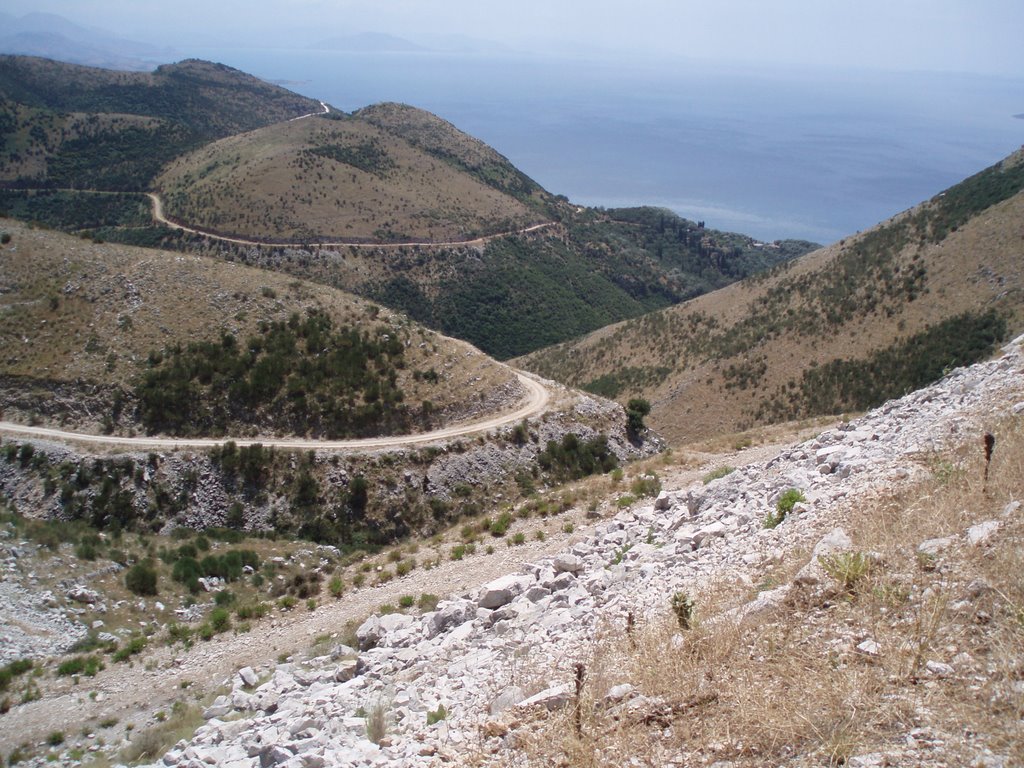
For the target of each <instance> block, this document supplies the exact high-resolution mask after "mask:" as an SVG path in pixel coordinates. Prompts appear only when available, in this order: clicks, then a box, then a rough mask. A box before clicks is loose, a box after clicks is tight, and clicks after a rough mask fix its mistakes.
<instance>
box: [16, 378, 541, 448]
mask: <svg viewBox="0 0 1024 768" xmlns="http://www.w3.org/2000/svg"><path fill="white" fill-rule="evenodd" d="M516 376H517V377H518V378H519V381H520V383H522V385H523V386H524V387H525V388H526V391H527V394H526V398H525V400H524V401H523V402H522V403H521V404H520V405H519V407H518V408H516V409H515V410H514V411H510V412H508V413H503V414H498V415H496V416H492V417H490V418H488V419H485V420H483V421H476V422H472V423H470V424H459V425H456V426H453V427H445V428H444V429H436V430H433V431H432V432H421V433H419V434H414V435H397V436H391V437H368V438H362V439H358V440H304V439H299V438H287V439H285V438H274V437H253V438H240V437H219V438H178V437H118V436H115V435H89V434H84V433H82V432H65V431H64V430H60V429H51V428H48V427H30V426H26V425H24V424H14V423H12V422H9V421H0V434H11V435H28V436H31V437H43V438H47V439H51V440H60V441H62V442H66V443H85V444H89V445H101V446H107V447H123V448H128V449H139V450H151V449H154V448H156V449H159V450H178V449H189V448H192V449H195V448H213V447H215V446H220V445H223V444H224V443H226V442H228V441H232V442H234V443H235V444H236V445H237V446H239V447H243V446H250V445H254V444H256V443H259V444H261V445H263V446H264V447H266V448H281V449H286V450H294V451H309V450H321V451H369V450H382V449H388V448H407V447H409V446H410V445H420V444H423V443H432V442H436V441H438V440H449V439H451V438H454V437H467V436H469V435H476V434H480V433H483V432H489V431H491V430H493V429H497V428H499V427H503V426H506V425H508V424H514V423H515V422H518V421H522V420H523V419H528V418H530V417H532V416H536V415H537V414H539V413H542V412H543V411H544V410H545V409H546V408H547V406H548V402H549V401H550V399H551V395H550V393H549V392H548V390H547V388H546V387H545V386H544V385H543V384H541V383H540V382H539V381H536V380H535V379H532V378H530V377H529V376H527V375H525V374H522V373H519V372H516Z"/></svg>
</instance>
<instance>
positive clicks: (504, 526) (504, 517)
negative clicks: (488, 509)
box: [490, 512, 512, 537]
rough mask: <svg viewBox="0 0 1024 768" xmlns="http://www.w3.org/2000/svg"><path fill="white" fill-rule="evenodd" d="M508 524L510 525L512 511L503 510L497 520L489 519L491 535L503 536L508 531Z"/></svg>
mask: <svg viewBox="0 0 1024 768" xmlns="http://www.w3.org/2000/svg"><path fill="white" fill-rule="evenodd" d="M510 525H512V513H511V512H503V513H502V514H501V515H500V516H499V517H498V519H497V520H493V521H491V524H490V533H491V536H496V537H498V536H504V535H505V534H506V533H507V532H508V529H509V526H510Z"/></svg>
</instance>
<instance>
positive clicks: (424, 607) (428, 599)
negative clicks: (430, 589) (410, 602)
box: [416, 592, 440, 612]
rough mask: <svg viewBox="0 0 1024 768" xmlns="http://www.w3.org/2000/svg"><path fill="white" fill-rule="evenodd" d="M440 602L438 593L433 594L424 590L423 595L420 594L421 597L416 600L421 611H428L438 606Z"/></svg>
mask: <svg viewBox="0 0 1024 768" xmlns="http://www.w3.org/2000/svg"><path fill="white" fill-rule="evenodd" d="M438 602H440V601H439V599H438V597H437V595H431V594H429V593H427V592H424V593H423V594H422V595H420V599H419V600H417V601H416V605H417V607H418V608H419V609H420V610H421V611H423V612H427V611H432V610H434V609H435V608H437V604H438Z"/></svg>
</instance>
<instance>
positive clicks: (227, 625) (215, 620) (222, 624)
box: [210, 606, 231, 634]
mask: <svg viewBox="0 0 1024 768" xmlns="http://www.w3.org/2000/svg"><path fill="white" fill-rule="evenodd" d="M210 626H211V627H213V631H214V632H215V633H217V634H220V633H221V632H227V631H228V630H229V629H231V614H230V613H229V612H228V609H227V608H225V607H224V606H219V607H217V608H214V609H213V610H212V611H210Z"/></svg>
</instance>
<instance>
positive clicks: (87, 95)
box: [0, 56, 321, 190]
mask: <svg viewBox="0 0 1024 768" xmlns="http://www.w3.org/2000/svg"><path fill="white" fill-rule="evenodd" d="M320 109H321V107H320V104H319V102H316V101H314V100H312V99H307V98H305V97H303V96H299V95H298V94H295V93H292V92H290V91H287V90H285V89H284V88H280V87H278V86H274V85H270V84H269V83H265V82H263V81H262V80H259V79H257V78H255V77H252V76H251V75H246V74H244V73H242V72H239V71H238V70H235V69H232V68H230V67H226V66H224V65H222V64H212V63H209V62H203V61H196V60H188V61H183V62H180V63H178V64H169V65H165V66H161V67H158V68H157V69H156V70H155V71H154V72H149V73H146V72H117V71H112V70H105V69H96V68H92V67H83V66H78V65H73V64H64V63H61V62H56V61H50V60H48V59H37V58H32V57H27V56H0V185H3V186H15V187H19V186H20V187H39V186H43V187H77V188H80V189H81V188H99V189H107V190H138V189H145V188H147V187H148V185H149V183H150V181H151V180H152V178H153V177H154V176H155V175H156V173H157V172H158V171H159V169H160V168H161V167H162V166H163V165H164V163H166V162H167V161H169V160H170V159H171V158H173V157H175V156H177V155H179V154H181V153H182V152H184V151H187V150H189V149H192V148H194V147H197V146H199V145H201V144H204V143H206V142H208V141H211V140H213V139H217V138H221V137H223V136H230V135H233V134H236V133H239V132H241V131H248V130H252V129H254V128H258V127H260V126H264V125H269V124H270V123H275V122H279V121H281V120H287V119H289V118H292V117H296V116H298V115H302V114H307V113H310V112H316V111H320Z"/></svg>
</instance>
